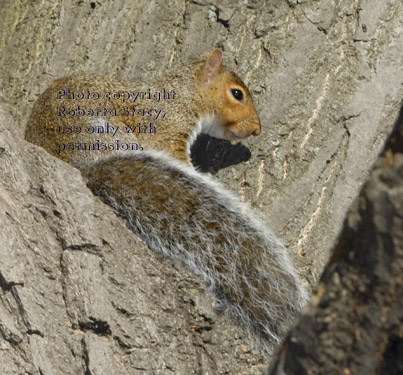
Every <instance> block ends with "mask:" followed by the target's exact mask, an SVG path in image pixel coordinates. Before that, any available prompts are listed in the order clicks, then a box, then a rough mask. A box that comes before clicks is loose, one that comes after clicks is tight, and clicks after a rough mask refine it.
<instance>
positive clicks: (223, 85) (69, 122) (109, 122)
mask: <svg viewBox="0 0 403 375" xmlns="http://www.w3.org/2000/svg"><path fill="white" fill-rule="evenodd" d="M231 90H232V91H231ZM161 92H163V93H165V94H166V96H168V95H170V96H169V99H168V98H167V99H162V100H159V101H158V102H157V101H155V100H153V99H154V97H153V96H152V95H153V94H154V93H161ZM234 92H235V94H236V95H237V96H238V98H236V97H235V96H234ZM114 94H118V95H114ZM129 95H130V97H128V96H129ZM98 96H99V97H98ZM133 109H134V110H133ZM91 110H92V112H91ZM142 110H143V111H145V113H146V114H147V117H146V116H141V115H140V116H139V115H138V111H142ZM149 111H157V112H150V113H151V114H155V116H154V117H153V120H152V122H151V123H152V125H151V126H150V129H151V131H153V130H155V133H153V134H147V132H145V133H142V132H138V131H135V132H130V131H129V132H126V130H127V129H128V128H131V129H134V128H136V129H138V125H139V124H140V128H141V124H142V123H149V121H147V119H148V118H149V117H150V116H148V113H149ZM158 111H161V112H160V116H159V118H156V119H155V117H157V116H156V114H157V113H158ZM83 113H85V115H82V114H83ZM164 114H165V115H166V116H165V117H163V118H162V116H163V115H164ZM107 127H109V128H108V129H109V130H112V129H111V127H113V130H112V131H111V132H109V133H107V132H106V130H108V129H106V128H107ZM89 128H90V129H91V130H92V129H96V130H98V131H94V132H89V131H88V129H89ZM116 128H118V129H119V131H118V133H117V134H116V135H113V131H114V130H116ZM200 132H204V133H207V134H210V135H211V136H213V137H216V138H221V139H226V140H229V141H235V140H237V139H242V138H246V137H248V136H250V135H251V134H254V135H257V134H259V133H260V121H259V117H258V116H257V114H256V111H255V108H254V106H253V102H252V99H251V96H250V94H249V91H248V89H247V87H246V86H245V85H244V84H243V82H242V81H241V80H240V79H239V78H238V77H237V76H236V75H235V74H234V73H231V72H229V71H228V70H226V69H224V68H223V66H222V52H221V51H220V50H214V51H213V52H212V53H211V54H209V55H208V56H206V55H202V57H201V58H200V59H196V60H194V61H192V62H190V63H187V64H183V65H179V66H177V67H176V68H175V69H173V70H172V71H170V72H168V73H167V74H165V75H163V76H162V77H160V78H159V79H157V80H155V81H153V82H149V83H147V84H144V83H139V82H123V81H117V80H112V79H108V78H103V77H97V76H91V75H75V76H70V77H65V78H61V79H59V80H56V81H54V82H52V83H51V84H50V85H49V86H48V88H47V89H46V90H45V92H44V93H43V94H42V95H41V96H40V97H39V99H38V100H37V101H36V102H35V104H34V107H33V109H32V112H31V116H30V119H29V121H28V124H27V128H26V134H25V137H26V139H27V140H28V141H30V142H32V143H34V144H36V145H39V146H41V147H43V148H45V149H46V150H47V151H48V152H50V153H51V154H52V155H54V156H56V157H59V158H61V159H63V160H65V161H67V162H70V163H76V162H88V161H91V160H96V159H98V158H100V157H107V156H109V155H110V154H112V153H114V151H116V147H115V148H114V149H113V150H111V148H110V147H108V148H107V149H106V150H103V152H98V150H97V147H98V145H99V143H98V142H97V141H100V142H101V143H105V144H108V145H109V144H111V143H112V144H113V143H115V145H116V140H117V139H118V140H119V141H120V142H121V143H128V144H133V143H135V144H137V145H138V147H139V148H140V147H141V148H143V149H153V150H160V151H167V152H168V153H169V154H171V155H172V156H174V157H175V158H177V159H180V160H183V161H185V162H188V163H190V159H189V153H190V144H191V143H192V141H193V140H194V139H195V138H196V137H197V135H198V133H200ZM66 144H68V145H71V146H70V147H69V148H67V149H66V148H64V149H63V145H66ZM61 145H62V146H61ZM79 145H81V147H80V146H79ZM133 147H136V146H133Z"/></svg>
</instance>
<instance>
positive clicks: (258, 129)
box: [252, 125, 260, 135]
mask: <svg viewBox="0 0 403 375" xmlns="http://www.w3.org/2000/svg"><path fill="white" fill-rule="evenodd" d="M252 134H253V135H259V134H260V125H259V126H258V127H257V128H256V129H255V131H254V132H253V133H252Z"/></svg>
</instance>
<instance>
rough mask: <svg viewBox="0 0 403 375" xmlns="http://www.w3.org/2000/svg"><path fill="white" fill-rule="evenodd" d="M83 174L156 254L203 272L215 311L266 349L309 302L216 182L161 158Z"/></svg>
mask: <svg viewBox="0 0 403 375" xmlns="http://www.w3.org/2000/svg"><path fill="white" fill-rule="evenodd" d="M81 170H82V171H83V173H84V175H85V176H86V177H87V179H88V186H89V187H90V189H92V191H93V192H94V193H95V194H96V195H98V196H100V197H101V198H102V199H103V200H104V201H105V202H106V203H107V204H109V205H111V206H112V207H114V208H115V209H116V210H117V211H119V213H120V214H121V215H122V216H124V217H125V218H126V219H127V221H128V223H129V225H130V227H131V228H132V230H133V231H134V232H135V233H138V234H139V235H140V236H141V237H142V238H143V239H144V241H145V242H146V243H147V244H148V246H149V247H150V248H151V249H152V250H153V251H155V252H158V253H163V254H164V255H165V256H167V257H168V258H170V259H173V260H179V261H180V262H182V263H183V264H184V265H185V266H186V267H187V268H189V269H190V270H191V271H193V272H194V273H196V274H198V275H201V276H202V277H203V279H204V282H205V283H206V285H207V286H208V288H209V290H210V291H211V292H212V293H213V294H214V296H215V297H216V300H217V307H218V308H219V309H220V310H222V311H225V312H226V313H228V314H229V315H230V316H232V317H233V318H235V319H236V320H237V321H239V322H241V323H242V324H243V325H244V326H246V327H247V329H248V330H249V332H251V333H252V334H253V336H254V337H255V338H257V339H258V340H259V341H260V342H261V343H262V345H263V348H264V349H265V350H266V351H268V352H271V351H272V349H273V348H274V345H275V344H276V343H278V342H279V341H280V340H281V338H282V337H283V336H284V334H285V333H286V331H287V330H288V328H289V327H290V325H291V324H292V322H293V320H294V318H295V316H296V315H297V314H298V312H299V311H300V310H301V308H302V306H303V305H304V303H305V302H306V298H307V297H306V292H305V291H304V289H303V287H302V285H301V283H300V280H299V278H298V276H297V273H296V271H295V269H294V267H293V265H292V263H291V261H290V259H289V257H288V255H287V253H286V250H285V248H284V246H283V245H282V243H281V242H280V241H279V240H278V239H277V237H276V236H275V235H274V234H273V233H272V231H271V230H270V229H268V228H265V227H264V226H263V225H262V224H261V222H260V221H259V220H258V219H257V218H256V217H255V215H254V214H253V212H252V210H251V209H249V208H248V207H247V206H246V205H245V204H243V203H241V202H240V201H239V200H238V199H237V198H236V197H234V196H233V195H232V194H230V193H228V192H226V191H225V190H224V189H223V188H222V187H221V185H220V184H218V183H216V182H214V181H212V180H211V179H209V178H208V177H205V176H203V175H201V174H199V173H197V172H196V171H194V170H193V169H191V168H190V167H187V166H185V165H184V164H182V163H181V162H178V161H176V160H174V159H172V158H170V157H168V156H167V155H165V154H162V153H160V152H156V151H143V152H137V153H133V154H130V155H128V156H120V155H119V156H113V157H111V158H109V159H106V160H102V161H99V162H97V163H94V164H92V165H89V166H82V167H81Z"/></svg>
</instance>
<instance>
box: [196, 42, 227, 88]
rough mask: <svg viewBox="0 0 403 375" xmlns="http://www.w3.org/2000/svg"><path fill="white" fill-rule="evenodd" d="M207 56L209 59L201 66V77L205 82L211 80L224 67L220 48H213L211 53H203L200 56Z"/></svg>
mask: <svg viewBox="0 0 403 375" xmlns="http://www.w3.org/2000/svg"><path fill="white" fill-rule="evenodd" d="M205 55H208V56H206V58H207V60H206V62H205V63H204V64H203V66H202V68H201V79H202V81H203V82H205V83H209V82H211V81H212V80H213V79H214V78H215V77H216V76H217V74H218V73H219V72H220V70H221V67H222V51H221V50H219V49H215V50H213V51H212V52H211V53H210V54H207V53H203V54H202V55H201V56H200V57H204V56H205Z"/></svg>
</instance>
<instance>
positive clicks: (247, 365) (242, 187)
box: [0, 0, 403, 374]
mask: <svg viewBox="0 0 403 375" xmlns="http://www.w3.org/2000/svg"><path fill="white" fill-rule="evenodd" d="M0 10H1V12H0V24H1V25H2V27H1V30H0V67H1V69H0V85H1V86H2V88H3V92H4V98H5V101H7V103H8V104H9V105H10V108H11V114H12V117H13V118H14V119H15V121H12V120H11V117H10V116H8V115H7V113H6V112H7V110H3V115H2V119H1V121H0V122H1V126H2V128H1V130H0V142H1V143H0V153H1V155H0V159H1V162H0V168H1V174H0V176H1V177H0V202H1V205H2V210H1V215H0V220H1V224H0V228H1V233H0V236H1V238H0V239H1V242H0V251H1V258H0V259H1V261H0V276H1V277H0V286H1V289H2V293H1V299H0V358H1V360H0V366H2V368H1V369H0V372H1V373H4V374H16V373H17V374H20V373H21V374H23V373H30V374H31V373H32V374H39V373H42V374H59V373H60V374H64V373H72V374H73V373H74V374H81V373H82V374H84V373H87V374H98V373H111V374H112V373H114V374H115V373H116V374H120V373H130V374H165V373H175V374H192V373H194V374H207V373H210V374H211V373H214V374H221V373H222V374H224V373H233V374H255V373H259V371H260V369H261V368H263V363H264V358H263V357H262V356H261V354H259V352H258V349H253V345H252V343H251V342H250V341H249V340H248V338H247V337H245V336H244V334H243V332H242V330H241V329H240V328H238V327H235V326H234V325H233V324H232V323H231V322H226V321H225V320H226V319H225V318H224V317H222V316H219V315H216V314H215V313H214V311H213V308H212V300H211V298H210V297H207V296H205V294H204V287H203V286H202V284H201V283H200V281H199V280H198V279H197V278H195V277H194V276H192V275H191V274H189V273H188V272H186V271H185V270H183V269H182V268H181V267H180V266H177V265H172V264H170V263H169V262H167V261H165V260H163V259H160V258H158V257H156V256H155V255H153V254H152V253H150V251H149V250H147V249H146V248H145V247H144V245H143V244H142V243H141V241H139V240H138V239H137V238H136V237H135V236H134V235H133V234H132V233H131V232H130V231H129V230H127V228H126V227H125V224H124V222H123V221H122V220H121V219H120V218H117V217H116V215H115V214H114V212H113V211H112V210H111V209H109V208H108V207H106V206H104V205H102V204H101V203H100V202H99V201H98V200H97V199H95V198H94V197H92V195H91V194H90V192H89V191H88V190H87V189H86V187H85V185H84V183H83V182H82V180H81V176H80V174H79V173H78V171H77V170H75V169H74V168H72V167H70V166H68V165H65V164H64V163H62V162H60V161H58V160H55V159H53V158H51V157H50V156H49V155H47V154H46V153H45V152H44V151H42V150H39V149H38V148H35V147H33V146H31V145H29V144H27V143H26V142H24V141H23V140H22V134H23V130H24V127H25V123H26V120H27V117H28V116H29V112H30V109H31V107H32V104H33V102H34V100H35V99H36V98H37V97H38V95H39V94H40V93H41V92H42V91H43V90H44V88H45V87H46V85H47V84H48V83H49V82H51V81H52V80H54V79H56V78H58V77H61V76H66V75H69V74H73V73H77V72H84V73H96V74H100V75H104V76H109V77H112V78H119V79H126V80H145V81H146V80H147V79H148V78H150V77H152V76H154V75H160V74H162V73H163V72H164V71H165V69H167V68H168V67H172V66H174V65H175V64H177V62H178V61H181V60H186V59H187V58H188V57H189V56H191V55H198V54H200V53H201V52H204V51H209V50H211V49H213V48H214V47H219V48H222V49H223V50H224V51H225V63H226V65H227V66H228V67H230V68H231V69H232V70H234V71H235V72H236V73H237V74H239V75H240V76H241V77H242V78H243V79H244V80H245V82H246V83H247V84H248V86H249V88H250V90H251V92H252V95H253V96H254V99H255V103H256V108H257V111H258V113H259V115H260V117H261V120H262V124H263V132H262V134H261V135H260V136H259V137H257V138H254V139H251V140H249V141H246V142H243V143H244V145H245V146H247V147H248V148H249V149H250V152H251V155H252V156H251V158H250V159H249V160H248V161H247V162H246V163H242V164H239V165H236V166H231V167H230V168H225V169H221V170H220V171H219V172H218V173H217V175H216V177H217V178H219V179H220V180H222V181H223V182H224V183H225V184H226V186H227V187H228V189H231V190H233V191H234V192H235V193H236V194H239V195H241V196H242V198H243V199H244V200H245V201H247V202H249V203H250V204H251V205H252V206H253V207H254V208H255V209H256V210H257V211H258V212H259V213H260V214H261V216H262V217H263V218H264V219H266V220H267V221H268V222H269V224H270V225H271V226H272V228H273V229H274V230H275V231H276V232H277V233H278V234H279V236H280V237H281V238H282V239H283V240H284V242H285V243H286V244H287V245H288V249H289V252H290V254H291V256H292V257H293V259H294V261H295V263H296V264H297V266H298V268H299V271H300V273H301V276H302V277H303V278H304V279H305V281H306V284H307V286H308V287H311V288H314V287H315V286H316V284H317V282H318V279H319V276H320V274H321V273H322V270H323V267H324V264H325V263H326V261H327V259H328V257H329V255H330V251H331V249H332V247H333V246H334V244H335V242H336V238H337V235H338V233H339V231H340V229H341V227H342V223H343V219H344V216H345V213H346V211H347V208H348V207H349V206H350V204H351V202H352V201H353V200H354V198H355V197H356V196H357V194H358V192H359V190H360V188H361V185H362V184H363V182H364V181H365V179H366V177H367V175H368V173H369V171H370V169H371V166H372V164H373V163H374V161H375V160H376V158H377V155H378V153H379V152H380V150H381V149H382V146H383V144H384V142H385V139H386V138H387V135H388V134H389V132H390V131H391V129H392V126H393V123H394V120H395V118H396V116H397V113H398V111H399V108H400V100H401V98H402V97H403V95H402V94H403V85H402V82H403V64H402V61H403V34H402V33H401V24H402V20H403V4H402V2H401V1H400V0H385V1H376V0H362V1H359V0H353V1H350V0H339V1H335V0H325V1H296V0H273V1H252V0H249V1H239V2H233V1H229V0H228V1H220V2H216V1H204V0H200V1H190V2H189V1H176V0H174V1H169V2H165V1H152V2H148V1H137V2H128V1H122V0H116V1H106V0H105V1H104V0H102V1H93V2H91V1H73V0H61V1H60V0H53V1H46V2H39V1H32V2H31V1H26V0H23V1H20V2H15V1H13V0H4V1H0ZM214 142H215V141H208V142H207V143H208V147H210V146H209V145H212V146H211V148H209V150H211V153H212V155H211V157H212V158H213V159H214V157H215V156H217V157H218V156H219V153H220V152H221V151H220V150H221V148H220V147H214ZM229 150H230V149H229ZM222 164H223V165H225V164H226V163H225V162H223V163H222ZM217 169H218V168H217Z"/></svg>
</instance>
